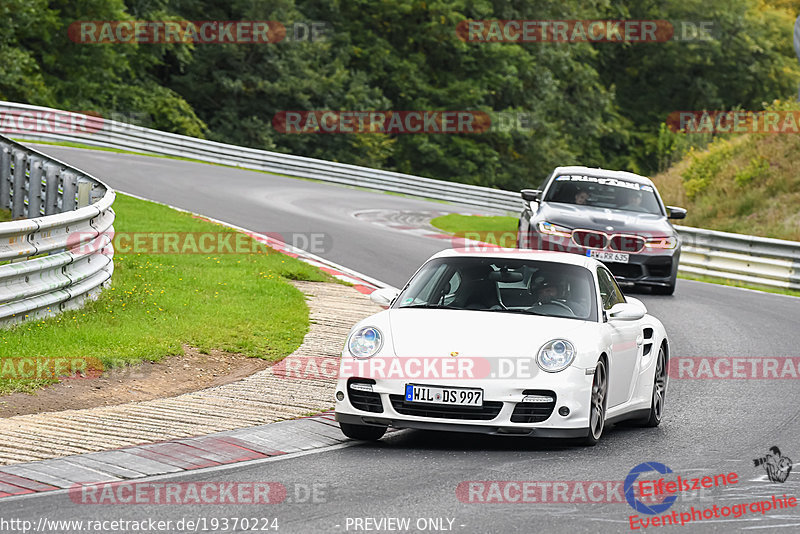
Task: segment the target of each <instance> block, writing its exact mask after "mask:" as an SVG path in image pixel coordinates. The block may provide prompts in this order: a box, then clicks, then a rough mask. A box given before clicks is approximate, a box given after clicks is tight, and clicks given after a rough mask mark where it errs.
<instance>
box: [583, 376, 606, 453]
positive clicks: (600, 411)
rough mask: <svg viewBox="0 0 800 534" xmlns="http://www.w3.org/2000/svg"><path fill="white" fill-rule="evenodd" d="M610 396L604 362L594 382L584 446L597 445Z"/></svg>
mask: <svg viewBox="0 0 800 534" xmlns="http://www.w3.org/2000/svg"><path fill="white" fill-rule="evenodd" d="M607 396H608V368H607V367H606V363H605V362H604V361H603V360H599V361H598V362H597V367H595V368H594V379H593V380H592V396H591V398H590V403H589V410H590V411H589V428H588V429H587V434H586V437H585V438H584V439H583V444H584V445H588V446H590V447H594V446H595V445H597V442H599V441H600V437H601V436H602V435H603V428H604V427H605V423H606V397H607Z"/></svg>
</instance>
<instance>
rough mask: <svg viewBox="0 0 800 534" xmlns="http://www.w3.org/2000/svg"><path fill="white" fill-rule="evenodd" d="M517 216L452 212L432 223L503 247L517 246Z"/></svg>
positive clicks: (454, 233)
mask: <svg viewBox="0 0 800 534" xmlns="http://www.w3.org/2000/svg"><path fill="white" fill-rule="evenodd" d="M518 223H519V219H518V218H517V217H505V216H492V217H490V216H483V215H459V214H457V213H450V214H448V215H442V216H441V217H436V218H435V219H431V224H432V225H433V226H435V227H436V228H439V229H440V230H444V231H445V232H447V233H450V234H453V235H457V236H459V237H466V238H468V239H473V240H476V241H483V242H484V243H491V244H493V245H500V246H501V247H510V248H513V247H516V246H517V224H518Z"/></svg>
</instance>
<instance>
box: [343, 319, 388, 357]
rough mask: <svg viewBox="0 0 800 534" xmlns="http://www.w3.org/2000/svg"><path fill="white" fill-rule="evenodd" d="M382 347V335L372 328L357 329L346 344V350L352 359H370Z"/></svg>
mask: <svg viewBox="0 0 800 534" xmlns="http://www.w3.org/2000/svg"><path fill="white" fill-rule="evenodd" d="M382 345H383V334H381V331H380V330H378V329H377V328H375V327H374V326H365V327H364V328H359V329H358V330H357V331H356V332H355V333H354V334H353V335H352V336H350V341H348V342H347V349H348V350H349V351H350V354H352V355H353V357H354V358H371V357H373V356H374V355H375V354H376V353H377V352H378V351H379V350H381V346H382Z"/></svg>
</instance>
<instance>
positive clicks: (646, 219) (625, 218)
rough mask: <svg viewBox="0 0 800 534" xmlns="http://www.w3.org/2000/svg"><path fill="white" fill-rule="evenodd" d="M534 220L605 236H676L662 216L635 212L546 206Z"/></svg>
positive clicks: (540, 209) (572, 206) (543, 204)
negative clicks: (599, 233)
mask: <svg viewBox="0 0 800 534" xmlns="http://www.w3.org/2000/svg"><path fill="white" fill-rule="evenodd" d="M535 220H536V221H537V222H539V221H547V222H551V223H553V224H557V225H559V226H566V227H567V228H571V229H575V228H584V229H587V230H599V231H601V232H606V233H620V234H644V235H651V236H663V235H674V234H675V230H674V229H673V228H672V225H671V224H670V223H669V222H668V221H667V218H666V217H665V216H663V215H653V214H650V213H636V212H633V211H625V210H615V209H607V208H597V207H594V206H577V205H574V204H561V203H557V202H543V203H542V204H541V207H540V208H539V211H538V212H537V213H536V217H535Z"/></svg>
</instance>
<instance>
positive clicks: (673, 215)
mask: <svg viewBox="0 0 800 534" xmlns="http://www.w3.org/2000/svg"><path fill="white" fill-rule="evenodd" d="M667 211H669V216H668V217H667V218H668V219H685V218H686V210H685V209H683V208H679V207H677V206H667Z"/></svg>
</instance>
